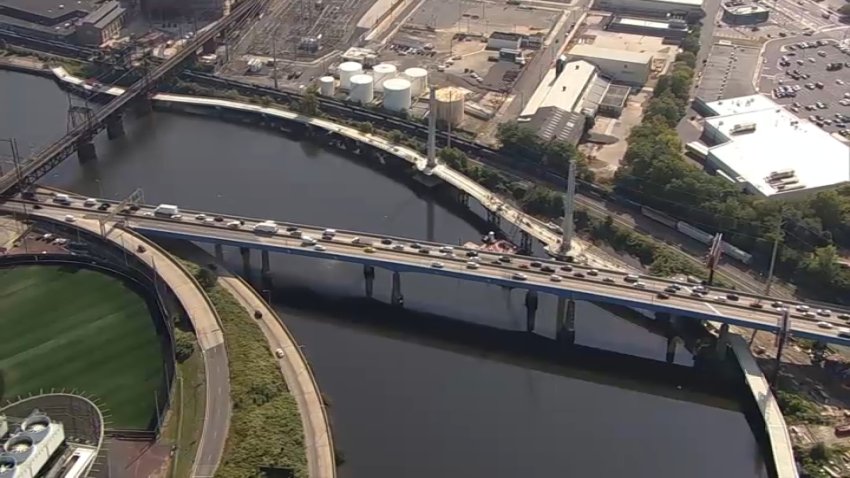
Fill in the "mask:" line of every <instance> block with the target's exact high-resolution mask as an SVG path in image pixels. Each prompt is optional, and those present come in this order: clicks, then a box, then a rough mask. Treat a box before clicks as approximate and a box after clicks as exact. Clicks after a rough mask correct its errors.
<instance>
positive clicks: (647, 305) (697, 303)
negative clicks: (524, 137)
mask: <svg viewBox="0 0 850 478" xmlns="http://www.w3.org/2000/svg"><path fill="white" fill-rule="evenodd" d="M73 202H75V203H76V204H77V205H76V206H75V205H73V204H72V205H71V206H62V205H58V204H53V203H44V202H42V203H40V204H39V207H40V209H37V210H33V205H30V206H29V207H28V208H27V209H28V210H29V211H30V213H31V214H33V215H36V216H40V217H45V218H50V219H53V220H60V221H61V220H63V218H65V216H66V215H69V214H70V215H73V216H74V217H75V218H79V219H81V220H83V219H84V220H96V219H98V218H101V219H103V218H105V216H106V215H107V213H104V212H101V211H97V210H95V209H93V208H86V207H83V206H82V198H79V197H77V198H74V199H73ZM23 206H24V202H23V201H21V200H7V201H6V202H4V203H2V204H1V205H0V209H2V210H5V211H7V212H15V213H22V212H23ZM153 209H154V208H153V207H152V206H142V207H141V209H139V210H138V211H136V212H134V213H132V214H127V215H122V214H119V215H118V216H116V219H117V218H121V219H122V220H124V221H125V222H126V223H127V226H128V227H130V228H131V229H133V230H135V231H137V232H140V233H143V234H146V235H150V236H157V237H165V238H174V239H184V240H189V241H195V242H202V243H210V244H216V245H219V246H233V247H239V248H242V249H243V257H245V258H246V259H248V261H249V260H250V256H249V254H250V250H251V249H255V250H260V251H263V256H264V257H263V268H264V269H265V268H266V267H267V263H268V253H269V252H277V253H283V254H294V255H300V256H307V257H315V258H321V259H332V260H338V261H343V262H351V263H357V264H362V265H363V266H364V267H366V268H368V267H381V268H385V269H389V270H391V271H394V282H398V283H397V284H394V291H395V289H396V288H398V291H399V292H400V287H401V286H400V274H401V273H404V272H416V273H423V274H431V275H438V276H443V277H452V278H457V279H463V280H467V281H473V282H481V283H486V284H494V285H499V286H502V287H507V288H519V289H526V290H527V291H529V292H533V293H538V292H540V293H548V294H553V295H556V296H558V297H561V298H565V299H569V300H571V301H572V300H588V301H592V302H600V303H609V304H617V305H623V306H626V307H632V308H636V309H642V310H650V311H655V312H659V313H666V314H672V315H681V316H684V317H690V318H694V319H701V320H711V321H716V322H721V323H728V324H730V325H737V326H742V327H748V328H753V329H759V330H767V331H772V332H775V331H777V330H778V328H779V325H778V322H779V319H780V317H781V312H780V311H779V310H778V309H776V308H774V307H772V305H771V304H772V303H773V301H774V299H772V298H770V297H764V296H760V295H756V294H745V293H740V292H733V291H726V290H722V289H713V290H712V291H711V292H709V293H707V294H704V295H701V294H697V293H694V292H693V291H691V290H689V286H687V285H683V287H684V288H683V290H681V291H680V292H678V293H669V294H668V296H666V297H662V296H659V293H660V292H662V291H663V290H664V289H665V288H667V287H669V286H670V285H671V284H673V283H674V282H673V281H671V280H667V279H663V278H657V277H651V276H641V277H640V278H639V279H637V278H634V277H628V276H627V274H626V273H624V272H621V271H616V270H607V269H605V270H603V269H600V270H595V269H591V268H589V267H586V266H579V265H575V264H566V263H563V262H559V261H553V260H538V259H535V258H532V257H526V256H505V257H504V258H500V256H499V255H497V254H492V253H486V252H480V253H479V258H478V259H477V260H478V261H480V262H479V263H478V264H477V266H475V267H474V268H472V267H470V265H469V264H468V262H469V257H467V254H468V253H469V252H470V251H468V250H466V249H463V248H460V247H456V246H452V245H448V244H432V243H417V241H414V240H411V239H404V238H387V237H385V236H381V235H375V234H370V233H366V232H356V231H343V230H339V231H337V232H336V235H335V236H334V237H333V238H332V239H322V233H323V231H324V228H322V227H318V226H309V225H300V224H288V223H283V222H280V223H278V224H279V225H280V230H279V232H278V233H276V234H262V235H260V234H255V233H254V232H252V228H253V226H254V225H255V224H257V223H258V222H261V220H259V219H254V218H246V217H237V216H232V215H220V216H221V221H220V222H215V221H201V220H197V219H196V218H195V215H197V214H205V215H206V216H207V217H210V218H212V217H216V216H219V215H218V214H216V213H210V212H203V213H202V212H199V211H182V214H183V215H182V217H181V218H179V219H175V218H166V217H162V216H156V215H154V213H153ZM230 221H241V225H239V226H237V227H235V228H229V227H227V226H226V224H227V223H228V222H230ZM286 228H292V229H297V231H298V232H289V231H287V230H286ZM299 233H300V234H301V235H307V236H311V237H313V238H315V239H316V240H317V244H316V245H307V246H305V245H304V244H303V241H302V239H301V238H298V237H294V235H293V234H299ZM355 238H357V240H356V241H355ZM382 242H389V244H383V243H382ZM316 246H319V247H316ZM423 248H425V249H430V250H429V251H428V253H427V254H426V253H423V250H422V249H423ZM544 269H551V271H554V272H555V274H554V275H556V277H553V273H552V272H544ZM627 279H628V280H627ZM634 280H639V281H640V283H641V284H642V286H639V287H635V285H634V283H633V282H631V281H634ZM727 294H734V296H735V297H736V299H728V298H727ZM785 305H786V306H790V307H795V306H796V305H798V303H796V302H793V303H792V302H785ZM791 312H792V316H791V317H792V318H791V330H792V333H793V334H794V335H795V336H797V337H802V338H809V339H813V340H822V341H825V342H828V343H838V344H844V345H850V338H848V337H842V336H841V335H842V334H841V332H840V329H841V328H843V326H844V325H845V323H844V318H845V317H843V316H839V315H838V314H841V313H846V311H840V310H833V311H832V312H831V313H830V316H829V317H817V318H810V317H806V316H804V315H803V314H802V313H800V312H798V311H796V309H795V308H792V310H791ZM532 328H533V327H532Z"/></svg>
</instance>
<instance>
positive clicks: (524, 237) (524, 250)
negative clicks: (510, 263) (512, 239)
mask: <svg viewBox="0 0 850 478" xmlns="http://www.w3.org/2000/svg"><path fill="white" fill-rule="evenodd" d="M531 244H532V241H531V234H529V233H527V232H525V231H520V233H519V253H520V254H531Z"/></svg>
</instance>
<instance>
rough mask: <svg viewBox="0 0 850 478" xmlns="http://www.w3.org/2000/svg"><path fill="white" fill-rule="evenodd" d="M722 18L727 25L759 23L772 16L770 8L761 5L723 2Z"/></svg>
mask: <svg viewBox="0 0 850 478" xmlns="http://www.w3.org/2000/svg"><path fill="white" fill-rule="evenodd" d="M722 18H723V22H724V23H726V24H727V25H758V24H759V23H764V22H766V21H767V20H768V19H769V18H770V10H768V9H767V8H765V7H762V6H761V5H727V4H723V17H722Z"/></svg>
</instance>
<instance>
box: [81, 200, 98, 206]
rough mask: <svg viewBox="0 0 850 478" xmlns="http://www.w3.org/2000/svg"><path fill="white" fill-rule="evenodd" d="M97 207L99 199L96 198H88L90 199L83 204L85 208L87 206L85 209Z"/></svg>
mask: <svg viewBox="0 0 850 478" xmlns="http://www.w3.org/2000/svg"><path fill="white" fill-rule="evenodd" d="M96 205H97V199H95V198H88V199H86V200H85V202H83V206H85V207H92V206H96Z"/></svg>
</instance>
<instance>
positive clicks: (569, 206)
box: [557, 159, 576, 256]
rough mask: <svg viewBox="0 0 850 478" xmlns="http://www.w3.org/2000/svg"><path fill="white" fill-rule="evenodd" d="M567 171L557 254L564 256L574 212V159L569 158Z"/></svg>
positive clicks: (570, 238) (570, 233)
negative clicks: (562, 218)
mask: <svg viewBox="0 0 850 478" xmlns="http://www.w3.org/2000/svg"><path fill="white" fill-rule="evenodd" d="M569 168H570V169H569V171H567V193H566V194H564V220H563V222H562V223H561V232H562V236H561V245H560V247H559V248H558V251H557V253H558V255H559V256H566V255H567V253H569V252H570V246H571V243H572V242H573V213H574V212H575V199H576V161H575V159H571V160H570V165H569Z"/></svg>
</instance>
